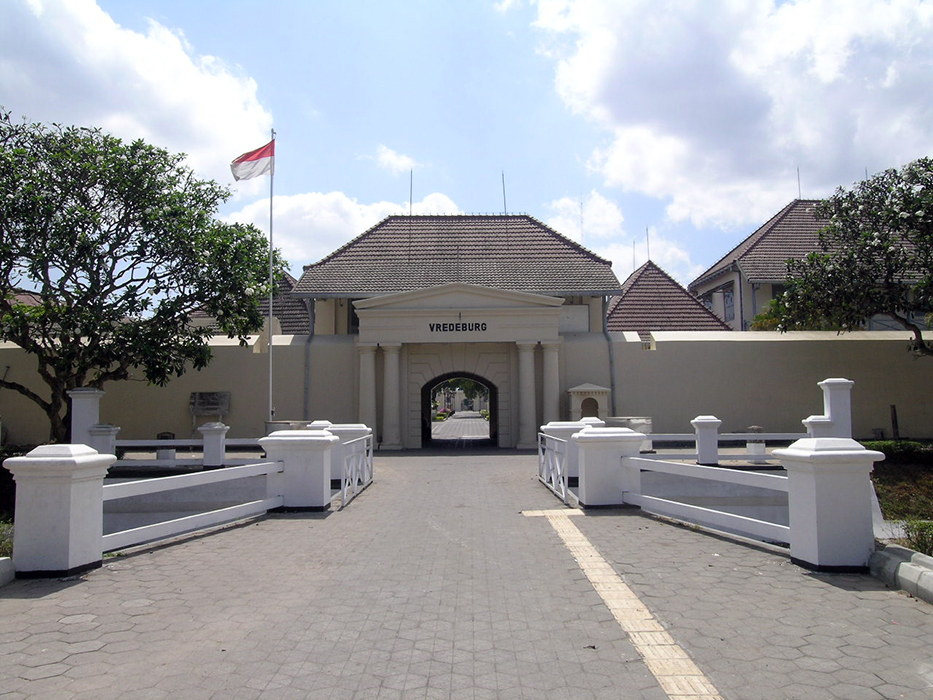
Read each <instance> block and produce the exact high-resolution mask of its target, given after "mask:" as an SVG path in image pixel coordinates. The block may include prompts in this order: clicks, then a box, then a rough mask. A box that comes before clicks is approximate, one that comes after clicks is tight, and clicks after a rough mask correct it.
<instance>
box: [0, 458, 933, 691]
mask: <svg viewBox="0 0 933 700" xmlns="http://www.w3.org/2000/svg"><path fill="white" fill-rule="evenodd" d="M535 474H536V465H535V457H534V456H531V455H527V454H514V453H501V452H500V453H491V454H487V455H480V454H462V453H460V454H457V455H442V454H435V455H431V454H420V455H413V454H411V453H408V454H399V455H391V456H378V457H377V464H376V483H375V484H374V485H373V486H372V487H371V488H370V489H369V490H367V491H366V492H365V493H364V494H363V495H362V496H360V497H359V498H358V499H357V500H356V501H354V502H353V503H351V504H350V506H348V507H347V508H346V509H345V510H343V511H341V512H331V513H328V514H320V515H305V514H298V515H295V514H281V515H274V516H271V517H268V518H265V519H261V520H259V521H255V522H253V523H251V524H248V525H245V526H240V527H234V528H230V529H227V530H224V531H221V532H218V533H214V534H212V535H209V536H203V537H194V538H190V539H187V540H184V541H182V542H180V543H177V544H173V545H171V546H167V547H161V548H154V549H149V550H143V551H140V552H137V553H134V554H131V555H128V556H121V557H114V558H110V559H107V560H106V561H105V566H104V568H102V569H99V570H96V571H92V572H89V573H88V574H86V575H84V576H81V577H78V578H76V579H74V580H68V581H59V580H52V581H17V582H15V583H13V584H10V585H8V586H6V587H4V588H0V698H3V700H14V699H17V698H27V697H28V698H43V699H51V700H54V699H56V698H63V699H65V698H67V699H69V700H70V699H71V698H94V699H95V700H108V699H110V698H134V699H135V698H140V699H148V698H152V699H158V698H172V699H173V700H187V699H189V698H204V699H208V698H214V699H217V700H220V699H224V700H239V699H242V700H248V699H252V698H264V699H265V698H348V699H353V700H363V699H370V698H378V699H383V698H386V699H389V698H391V699H393V700H395V699H402V698H473V699H483V698H568V699H572V700H576V699H577V698H580V699H582V700H586V699H590V698H631V699H634V700H664V698H666V697H667V695H666V694H665V693H664V691H663V690H662V689H661V686H660V685H659V683H658V681H657V680H656V679H655V677H654V676H653V675H652V674H651V673H650V672H649V670H648V667H647V666H646V665H645V663H644V662H643V661H642V660H641V657H640V656H639V653H638V651H637V650H636V648H635V647H634V646H633V644H632V642H631V640H630V639H629V637H628V636H627V634H626V633H625V632H624V631H623V630H622V629H621V627H620V626H619V623H618V622H617V621H616V619H615V618H614V617H613V614H612V613H611V612H610V610H609V608H608V607H607V606H606V604H605V603H604V602H603V600H602V599H601V598H600V597H599V595H598V594H597V593H596V591H595V590H594V587H593V584H591V583H590V582H589V580H587V578H586V576H585V575H584V573H583V572H582V571H581V569H580V566H578V564H577V562H576V561H575V560H574V558H573V556H572V555H571V553H570V551H569V550H568V549H567V547H565V545H564V544H563V543H562V542H561V539H560V538H559V537H558V535H557V533H556V532H555V531H554V529H553V528H552V527H551V526H550V525H549V524H548V522H547V520H546V519H545V518H529V517H524V516H523V515H522V514H521V511H528V510H535V509H554V508H559V503H558V502H557V501H556V500H555V499H554V498H553V497H552V496H551V495H550V494H549V493H548V492H547V491H545V490H544V488H543V487H541V486H540V485H538V484H537V480H536V477H535ZM573 522H574V524H575V525H576V526H577V527H578V528H579V530H580V531H581V532H582V534H583V535H584V536H585V537H586V538H587V539H588V540H589V541H590V542H591V543H592V545H593V546H595V548H596V549H597V550H598V551H599V552H600V553H601V554H602V556H603V557H604V558H605V559H606V560H607V561H608V562H609V563H610V564H611V565H612V567H613V568H614V569H615V571H616V572H617V573H619V574H621V575H622V577H623V578H624V580H625V582H626V583H627V584H628V586H629V587H630V588H631V590H632V591H634V593H636V594H637V595H638V596H640V598H641V600H642V602H643V603H644V604H645V605H646V606H647V608H648V609H650V611H651V613H652V615H653V617H654V619H656V620H657V621H658V622H659V623H660V624H661V625H662V626H663V627H664V629H665V630H666V631H667V632H668V633H669V634H670V636H671V637H672V638H673V639H674V641H676V643H677V644H678V645H679V646H680V647H681V648H683V649H684V650H685V651H686V653H687V654H689V656H690V657H691V658H692V659H693V661H694V662H695V663H696V665H697V666H698V667H699V668H700V669H701V670H702V671H703V672H704V673H705V674H706V675H707V676H708V678H709V680H710V681H711V683H712V684H713V685H714V686H715V687H716V688H717V689H718V691H719V693H720V695H721V696H722V697H724V698H727V699H731V700H767V699H769V698H808V700H819V699H820V698H845V699H846V700H858V699H860V698H907V699H915V698H933V651H931V650H933V606H929V605H927V604H925V603H922V602H919V601H916V600H914V599H911V598H909V597H907V596H906V595H904V594H902V593H897V592H892V591H888V590H886V589H885V588H884V587H883V586H882V585H881V584H880V583H878V582H877V581H875V580H873V579H871V578H869V577H867V576H849V575H846V576H840V575H835V576H831V575H816V574H812V573H809V572H807V571H805V570H803V569H800V568H798V567H796V566H794V565H792V564H790V562H789V561H788V559H787V558H786V557H785V556H783V555H781V554H775V553H772V552H769V551H766V550H762V549H759V548H755V547H749V546H744V545H742V544H738V543H736V542H733V541H730V540H726V539H720V538H716V537H711V536H709V535H705V534H703V533H699V532H695V531H693V530H690V529H687V528H681V527H675V526H672V525H668V524H666V523H662V522H659V521H657V520H653V519H650V518H647V517H642V516H639V515H637V514H636V513H634V512H632V511H613V512H609V511H597V512H595V513H593V512H588V513H587V514H586V515H584V516H577V517H575V518H573Z"/></svg>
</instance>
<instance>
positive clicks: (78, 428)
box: [68, 387, 104, 445]
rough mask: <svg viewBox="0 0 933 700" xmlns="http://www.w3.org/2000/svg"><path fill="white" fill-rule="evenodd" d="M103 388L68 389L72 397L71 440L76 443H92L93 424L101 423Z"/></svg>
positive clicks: (69, 395)
mask: <svg viewBox="0 0 933 700" xmlns="http://www.w3.org/2000/svg"><path fill="white" fill-rule="evenodd" d="M103 395H104V392H103V391H102V390H101V389H91V388H88V387H82V388H79V389H71V390H70V391H68V397H69V398H70V399H71V442H72V444H74V445H90V444H91V426H92V425H97V424H98V423H100V400H101V398H102V397H103Z"/></svg>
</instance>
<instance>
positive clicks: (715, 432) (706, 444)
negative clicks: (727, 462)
mask: <svg viewBox="0 0 933 700" xmlns="http://www.w3.org/2000/svg"><path fill="white" fill-rule="evenodd" d="M690 425H692V426H693V429H694V431H696V436H697V437H696V444H697V464H705V465H707V466H716V465H717V464H719V426H720V425H722V421H721V420H719V419H718V418H717V417H716V416H697V417H696V418H694V419H693V420H692V421H690Z"/></svg>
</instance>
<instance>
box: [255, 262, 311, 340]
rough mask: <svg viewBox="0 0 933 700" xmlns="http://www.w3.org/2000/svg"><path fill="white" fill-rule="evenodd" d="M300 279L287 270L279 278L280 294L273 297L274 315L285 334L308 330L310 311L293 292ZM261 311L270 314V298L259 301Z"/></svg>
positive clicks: (297, 333) (266, 314)
mask: <svg viewBox="0 0 933 700" xmlns="http://www.w3.org/2000/svg"><path fill="white" fill-rule="evenodd" d="M296 284H298V280H296V279H295V278H294V277H292V276H291V275H290V274H288V273H287V272H286V273H285V275H284V276H283V277H282V278H280V279H279V288H278V294H277V295H276V296H274V297H272V315H273V316H275V318H277V319H278V321H279V324H280V325H281V327H282V333H283V334H284V335H305V334H307V332H308V328H309V326H308V311H307V309H306V308H305V304H304V302H303V301H302V300H301V299H296V298H295V297H293V296H292V294H291V292H292V290H293V289H294V288H295V285H296ZM259 311H260V313H261V314H262V315H263V316H265V317H268V316H269V299H263V300H262V301H261V302H259Z"/></svg>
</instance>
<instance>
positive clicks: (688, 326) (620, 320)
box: [606, 260, 730, 333]
mask: <svg viewBox="0 0 933 700" xmlns="http://www.w3.org/2000/svg"><path fill="white" fill-rule="evenodd" d="M606 327H607V328H608V329H609V330H610V331H637V332H640V333H644V332H647V331H727V330H730V329H729V326H727V325H726V324H725V323H723V322H722V321H721V320H720V319H719V318H718V317H717V316H716V314H714V313H713V312H712V311H710V310H709V309H707V308H706V307H705V306H703V304H701V303H700V302H699V301H698V300H697V299H696V298H695V297H694V296H693V295H691V294H690V293H689V292H688V291H687V290H686V289H684V288H683V287H681V286H680V285H679V284H678V283H677V282H676V281H674V279H673V278H671V277H670V275H668V274H667V273H666V272H664V270H662V269H661V268H660V267H658V266H657V265H655V264H654V263H653V262H651V261H650V260H649V261H648V262H646V263H645V264H644V265H642V266H641V267H639V268H638V269H637V270H635V272H633V273H632V274H631V275H630V276H629V278H628V279H627V280H625V283H624V284H623V285H622V294H621V295H620V296H617V297H615V298H614V299H613V300H612V302H611V303H610V305H609V311H608V314H607V317H606Z"/></svg>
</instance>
